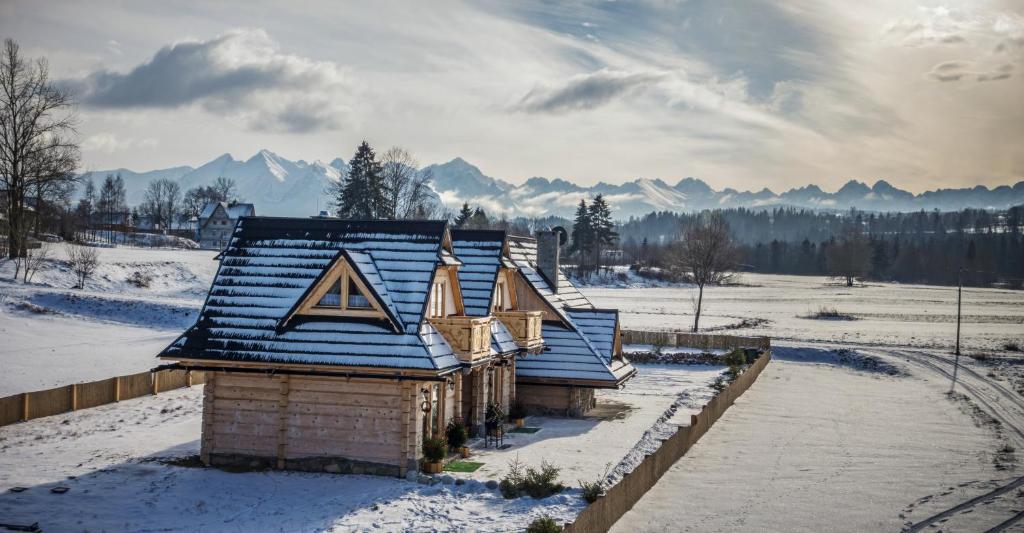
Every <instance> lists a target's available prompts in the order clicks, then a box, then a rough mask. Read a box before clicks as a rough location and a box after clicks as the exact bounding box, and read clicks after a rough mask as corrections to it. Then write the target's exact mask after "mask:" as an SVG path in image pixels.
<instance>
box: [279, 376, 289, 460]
mask: <svg viewBox="0 0 1024 533" xmlns="http://www.w3.org/2000/svg"><path fill="white" fill-rule="evenodd" d="M289 377H290V376H288V375H284V376H281V377H280V378H278V379H280V380H281V381H280V385H279V387H280V388H279V394H280V396H279V398H278V400H277V468H278V470H284V459H285V453H286V450H285V447H286V446H287V444H288V396H289V393H290V388H291V387H290V385H291V382H290V380H289Z"/></svg>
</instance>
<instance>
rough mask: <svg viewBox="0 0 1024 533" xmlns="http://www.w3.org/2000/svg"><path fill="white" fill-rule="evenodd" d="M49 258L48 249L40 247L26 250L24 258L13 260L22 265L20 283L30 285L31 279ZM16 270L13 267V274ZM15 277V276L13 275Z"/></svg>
mask: <svg viewBox="0 0 1024 533" xmlns="http://www.w3.org/2000/svg"><path fill="white" fill-rule="evenodd" d="M49 258H50V247H49V246H47V245H45V244H44V245H41V246H40V247H39V248H26V249H25V257H23V258H19V259H15V261H18V262H20V263H22V264H23V265H24V272H25V274H24V276H23V277H22V281H24V282H25V283H31V282H32V277H33V276H35V275H36V272H39V270H41V269H42V268H43V266H44V265H45V264H46V260H47V259H49ZM17 270H18V268H17V266H16V267H15V272H17ZM15 276H17V274H15Z"/></svg>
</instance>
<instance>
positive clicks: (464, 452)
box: [459, 446, 469, 459]
mask: <svg viewBox="0 0 1024 533" xmlns="http://www.w3.org/2000/svg"><path fill="white" fill-rule="evenodd" d="M459 456H461V457H462V458H463V459H465V458H467V457H469V446H463V447H461V448H459Z"/></svg>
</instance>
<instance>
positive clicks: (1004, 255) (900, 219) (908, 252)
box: [619, 206, 1024, 287]
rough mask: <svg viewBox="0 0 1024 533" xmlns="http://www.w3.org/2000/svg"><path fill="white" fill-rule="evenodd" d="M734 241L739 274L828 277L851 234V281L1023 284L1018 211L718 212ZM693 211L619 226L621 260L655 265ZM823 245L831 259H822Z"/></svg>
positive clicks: (1023, 239) (1023, 214)
mask: <svg viewBox="0 0 1024 533" xmlns="http://www.w3.org/2000/svg"><path fill="white" fill-rule="evenodd" d="M720 212H721V213H722V215H723V216H724V217H725V219H726V221H727V222H728V223H729V227H730V228H731V231H732V234H733V236H734V238H735V240H736V242H737V243H738V246H739V249H740V252H741V255H742V259H741V261H742V265H743V269H744V270H748V271H751V272H763V273H776V274H810V275H836V272H835V270H836V267H835V264H836V257H837V255H838V254H837V253H836V252H837V251H838V250H839V248H840V247H841V245H843V244H846V243H847V241H849V238H848V237H847V236H845V235H848V234H850V233H851V232H853V233H855V234H856V235H857V242H856V243H855V244H854V245H855V246H856V247H857V252H856V254H855V257H854V258H853V259H847V260H846V261H847V262H848V263H849V262H851V261H852V262H855V263H857V264H856V265H852V266H850V267H848V268H850V269H852V270H854V271H856V272H857V275H856V277H857V278H860V279H869V280H876V281H898V282H903V283H931V284H955V283H956V282H957V275H958V270H959V269H960V268H964V269H965V273H964V282H965V283H967V284H971V285H992V284H998V283H1003V284H1006V285H1008V286H1014V287H1020V286H1021V280H1022V279H1024V232H1022V224H1024V206H1018V207H1014V208H1011V209H1009V210H1006V211H1002V212H992V211H985V210H981V209H964V210H962V211H957V212H946V213H940V212H923V211H922V212H916V213H864V212H858V211H850V212H843V213H835V212H832V213H829V212H816V211H809V210H798V209H786V208H780V209H774V210H750V209H728V210H722V211H720ZM696 216H697V214H677V213H651V214H649V215H647V216H644V217H642V218H634V219H631V220H629V221H627V222H626V223H624V224H622V225H621V226H620V228H619V233H620V234H621V235H622V237H623V241H622V242H623V251H624V252H625V253H624V260H625V261H627V262H631V263H639V264H646V265H651V266H659V265H658V263H660V262H661V261H660V255H661V250H662V248H664V247H666V246H667V245H669V244H670V243H672V242H675V241H677V240H678V239H679V236H680V231H681V228H684V227H687V225H688V224H691V223H692V222H693V220H694V219H695V217H696ZM830 248H832V254H831V257H830V250H829V249H830Z"/></svg>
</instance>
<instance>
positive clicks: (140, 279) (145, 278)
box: [128, 270, 153, 289]
mask: <svg viewBox="0 0 1024 533" xmlns="http://www.w3.org/2000/svg"><path fill="white" fill-rule="evenodd" d="M128 283H129V284H131V285H134V286H136V287H138V288H140V289H148V288H149V285H150V284H151V283H153V275H152V274H149V273H148V272H143V271H141V270H136V271H135V272H132V274H131V275H130V276H128Z"/></svg>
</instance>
